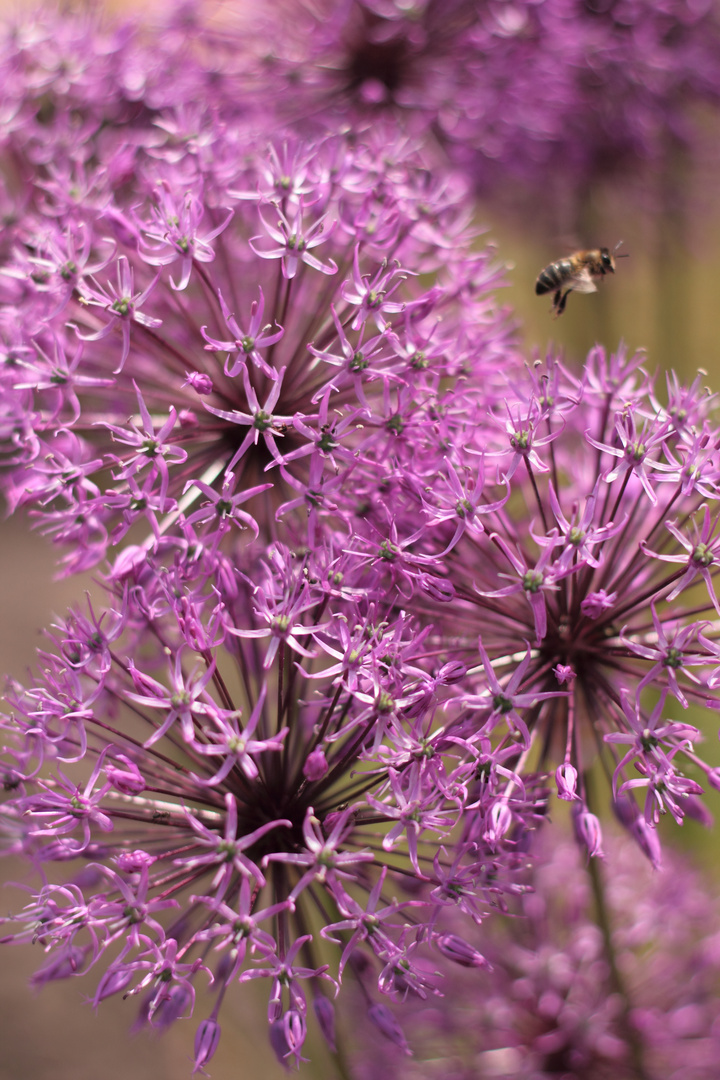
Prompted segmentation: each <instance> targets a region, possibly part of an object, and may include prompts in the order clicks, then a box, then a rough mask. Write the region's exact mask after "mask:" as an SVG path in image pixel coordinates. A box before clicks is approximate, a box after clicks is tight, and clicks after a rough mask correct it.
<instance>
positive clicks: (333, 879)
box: [2, 539, 532, 1071]
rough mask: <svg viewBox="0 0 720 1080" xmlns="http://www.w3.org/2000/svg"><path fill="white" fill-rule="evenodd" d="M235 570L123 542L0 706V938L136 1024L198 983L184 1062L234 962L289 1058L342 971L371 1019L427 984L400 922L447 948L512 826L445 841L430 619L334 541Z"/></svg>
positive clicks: (214, 1016)
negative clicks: (258, 996) (422, 623)
mask: <svg viewBox="0 0 720 1080" xmlns="http://www.w3.org/2000/svg"><path fill="white" fill-rule="evenodd" d="M161 556H162V558H161ZM244 566H245V571H244V572H241V571H240V568H239V567H237V566H233V565H231V564H230V563H229V562H228V560H227V558H226V557H224V556H223V555H222V554H221V553H219V552H217V551H212V550H211V549H209V548H206V549H204V550H203V551H199V552H198V551H197V550H196V548H195V545H194V544H193V543H192V542H191V541H190V542H189V541H187V540H186V541H183V542H182V543H181V542H179V541H178V540H172V541H171V540H168V539H163V541H162V543H161V544H160V545H159V546H158V552H157V553H156V554H155V555H153V556H150V557H149V558H148V559H147V560H144V561H141V562H139V563H138V562H134V561H133V560H132V559H131V560H129V562H128V567H129V569H127V570H126V571H125V572H121V571H118V572H117V573H116V575H115V577H114V578H108V580H107V582H106V585H107V589H108V591H109V593H110V597H109V599H108V603H107V606H106V607H105V609H104V610H103V611H102V612H100V613H97V612H96V611H94V610H93V609H92V608H87V609H86V610H82V609H78V610H76V611H74V612H72V613H70V614H69V615H68V616H67V617H66V618H65V619H63V620H59V621H58V622H57V624H56V626H55V627H54V630H53V633H52V635H51V637H52V643H53V646H54V647H53V650H52V651H49V652H45V653H42V654H41V671H40V672H39V674H38V676H37V678H36V679H35V680H34V681H33V682H31V683H29V684H28V685H27V686H25V687H21V686H20V685H17V686H14V687H12V688H11V691H10V693H9V695H8V701H9V705H10V708H11V710H12V712H11V714H10V715H8V716H7V717H5V718H4V720H3V723H2V728H3V735H4V740H3V741H4V750H3V766H2V771H3V777H4V786H5V789H6V795H7V797H6V799H5V802H4V806H3V818H4V821H5V822H6V824H7V833H8V837H9V840H10V843H9V848H10V849H11V850H12V851H14V852H15V853H17V854H22V855H25V856H27V857H28V858H29V859H30V860H31V862H32V864H33V866H34V867H35V868H36V869H38V871H39V872H40V882H39V884H38V886H37V889H30V895H29V897H26V902H25V905H24V907H23V906H21V910H20V911H19V912H18V913H17V914H16V915H15V916H11V917H8V918H6V919H4V920H3V922H4V924H5V931H4V936H3V938H2V940H3V941H4V942H6V943H7V942H11V941H20V942H27V941H35V942H36V943H39V944H40V946H41V948H42V949H43V951H44V952H45V953H46V954H47V960H46V962H45V963H44V964H43V966H42V967H41V968H40V970H39V971H38V973H37V974H36V976H35V978H34V984H35V985H37V986H41V985H43V984H44V983H45V982H47V981H50V980H56V979H60V978H75V977H79V976H81V975H84V974H86V973H88V972H93V973H94V975H95V977H96V980H97V989H96V991H95V993H94V995H93V997H92V1003H93V1005H95V1006H98V1005H99V1004H100V1002H101V1001H103V1000H104V999H105V998H107V997H109V996H111V995H114V994H118V993H120V994H123V995H124V996H125V997H128V996H129V997H137V998H138V1001H139V1009H140V1019H141V1022H143V1023H147V1024H150V1025H151V1026H156V1027H160V1028H164V1027H166V1026H167V1025H168V1024H170V1023H172V1022H173V1021H174V1020H176V1019H180V1018H182V1017H186V1016H189V1015H191V1014H192V1012H193V1003H194V998H195V986H196V984H197V982H198V980H201V981H202V982H203V983H204V984H206V985H207V984H209V985H210V987H211V988H212V991H213V993H215V994H216V995H217V999H216V1004H215V1007H214V1008H213V1009H212V1011H211V1014H210V1016H208V1017H203V1018H202V1019H201V1021H200V1025H199V1027H198V1029H197V1035H196V1040H195V1066H196V1071H199V1070H201V1069H203V1068H204V1066H205V1065H206V1064H207V1063H208V1062H209V1061H210V1058H211V1057H212V1054H213V1053H214V1050H215V1049H216V1047H217V1044H218V1040H219V1037H220V1036H219V1026H220V1019H219V1016H220V1012H221V1004H222V1001H223V998H224V996H225V994H226V993H235V992H237V985H238V984H245V983H247V982H249V981H254V980H258V979H262V980H264V981H265V982H266V985H267V986H268V998H269V1000H268V1023H269V1038H270V1042H271V1044H272V1046H273V1048H274V1050H275V1052H276V1053H277V1055H278V1057H279V1058H280V1060H281V1061H282V1062H283V1063H286V1064H287V1063H288V1062H290V1061H295V1062H298V1063H299V1062H300V1061H301V1060H303V1056H302V1052H303V1043H304V1039H305V1033H306V1028H307V1023H308V1004H309V1002H310V1001H313V1006H314V1011H315V1014H316V1016H317V1018H318V1022H319V1026H320V1029H321V1031H322V1033H323V1035H324V1036H325V1038H326V1040H327V1041H328V1043H330V1044H331V1045H333V1043H334V1036H333V1034H332V1029H333V1001H334V999H335V997H336V996H337V994H338V990H339V989H340V985H341V983H342V982H343V981H346V980H347V978H348V977H351V978H353V977H354V978H356V979H357V980H358V981H359V984H360V986H361V987H362V991H363V993H364V994H365V996H366V998H367V1000H368V1005H369V1006H370V1007H371V1009H372V1013H371V1015H372V1016H375V1017H376V1020H377V1022H378V1023H379V1025H380V1027H381V1029H382V1026H383V1024H382V1020H383V1018H384V1017H386V1014H387V1011H388V1007H387V1005H386V1004H384V1003H383V997H385V998H386V999H387V998H395V999H398V1000H400V999H403V998H404V997H406V996H407V994H408V993H409V992H411V991H412V992H414V993H417V994H420V995H421V996H425V995H427V994H430V993H433V992H437V991H438V984H437V980H436V979H434V977H433V976H432V972H428V971H427V967H426V965H425V964H420V965H418V963H417V962H416V953H417V952H418V949H419V948H420V945H421V944H422V946H423V949H424V950H425V949H427V948H429V949H430V950H431V951H432V950H433V948H434V949H435V950H436V951H438V955H451V954H452V955H455V954H456V953H457V954H458V955H460V953H458V944H457V942H456V939H455V938H454V937H448V930H447V925H446V924H447V921H448V919H449V917H450V913H451V912H452V911H454V910H456V909H457V910H458V911H460V912H461V913H462V915H461V918H462V920H463V921H466V922H467V923H468V924H470V925H474V924H475V923H476V922H478V921H480V920H481V919H482V918H483V915H484V914H485V913H486V912H487V911H489V910H491V909H492V908H502V907H504V906H505V904H506V897H507V896H511V895H512V893H513V892H514V891H515V890H516V889H518V888H522V885H518V884H516V877H517V873H518V868H519V867H520V866H521V865H522V862H523V858H524V857H523V854H522V849H521V847H520V845H519V842H518V838H517V837H514V838H510V837H508V838H507V839H505V840H504V839H502V838H498V839H497V841H496V842H493V844H492V845H488V844H484V843H483V842H482V841H478V840H477V839H473V840H468V841H467V842H460V843H457V831H458V830H457V827H458V823H459V822H460V820H461V818H462V816H463V813H464V811H465V807H466V805H467V804H468V803H469V802H470V801H471V800H470V794H469V792H470V789H471V788H472V786H473V785H474V782H475V781H474V777H475V772H476V763H475V760H474V757H473V756H472V755H469V754H467V753H465V752H464V751H463V749H462V747H460V746H459V745H458V744H457V743H456V742H455V741H453V740H450V739H448V737H447V735H446V731H445V727H446V723H447V721H448V719H449V718H451V716H452V711H453V697H454V693H455V685H456V684H457V681H458V678H459V677H461V676H462V674H463V672H462V669H461V668H459V666H458V665H457V664H449V665H448V664H444V663H443V662H442V660H441V658H439V657H438V656H437V654H436V652H435V650H434V649H429V648H428V644H427V643H428V639H429V637H428V635H429V628H425V629H420V628H419V627H418V625H417V624H416V623H415V621H414V620H413V619H412V618H411V616H409V615H408V614H406V613H405V612H402V611H400V610H398V609H397V608H396V607H395V606H394V605H393V603H392V602H391V600H389V598H388V597H387V595H386V593H385V591H384V588H383V583H382V581H381V579H380V576H379V575H378V574H377V573H375V572H373V571H371V570H368V567H367V563H366V562H365V561H364V560H363V559H360V558H358V557H353V556H352V555H350V554H344V553H342V552H339V553H337V554H335V553H334V552H333V551H332V550H331V549H330V548H327V549H325V548H323V547H321V546H318V547H316V549H315V550H313V551H306V552H305V553H293V552H291V551H289V550H288V549H286V548H283V547H282V546H281V545H278V544H275V545H272V546H271V547H269V548H268V549H267V550H266V551H265V555H264V558H262V559H260V560H256V561H254V562H253V561H251V560H249V559H247V560H246V562H245V563H244ZM523 798H524V800H525V803H526V804H527V805H524V808H523V809H524V814H525V817H526V819H527V820H528V821H529V820H530V818H531V816H532V815H531V806H530V805H529V804H530V803H531V801H532V789H531V786H530V785H528V786H527V788H526V789H525V790H524V793H523ZM23 888H24V889H25V886H23ZM420 890H422V892H421V891H420ZM361 946H362V948H363V950H364V957H365V958H364V961H363V964H362V965H360V961H359V959H358V950H359V949H360V947H361ZM368 955H369V956H371V957H374V959H373V960H372V961H370V960H368ZM462 957H464V953H463V954H462ZM462 957H461V959H462ZM462 962H465V961H464V960H462ZM98 976H99V979H98V978H97V977H98ZM378 995H380V996H378Z"/></svg>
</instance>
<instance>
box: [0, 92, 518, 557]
mask: <svg viewBox="0 0 720 1080" xmlns="http://www.w3.org/2000/svg"><path fill="white" fill-rule="evenodd" d="M197 122H198V117H195V118H194V119H193V120H192V123H193V124H196V123H197ZM190 123H191V120H190V118H189V117H187V116H186V115H184V114H183V113H181V112H176V113H175V114H174V117H173V124H172V125H171V124H170V122H169V119H168V120H167V121H166V122H164V127H163V128H162V131H161V132H159V131H158V126H157V124H156V125H154V126H152V125H149V124H146V125H143V124H139V125H137V126H136V127H135V129H134V130H133V139H132V141H129V140H128V133H127V131H126V129H125V128H123V127H117V128H114V129H113V130H112V131H111V132H108V134H107V137H106V140H105V143H106V145H104V146H103V151H104V157H103V161H104V165H103V167H102V168H98V167H96V165H95V164H91V161H90V158H91V156H92V157H93V158H94V155H95V153H96V151H97V150H98V146H97V138H98V137H99V136H98V129H99V128H100V127H101V126H102V124H101V120H100V118H99V117H95V118H94V123H93V124H92V125H90V133H89V134H88V133H87V132H85V131H82V132H79V133H77V136H76V140H75V146H74V149H73V151H72V152H71V151H70V150H69V149H67V148H64V147H63V146H62V144H61V140H60V138H59V136H58V138H57V139H56V137H55V135H54V133H53V131H54V129H53V130H51V131H47V132H44V133H43V137H44V142H45V145H46V147H47V148H50V147H52V154H51V164H48V165H47V166H40V167H35V168H34V170H33V171H29V172H28V173H27V174H26V175H24V176H23V177H21V179H22V182H23V185H24V194H23V199H24V203H25V205H24V207H23V211H22V213H21V214H19V215H18V218H17V220H16V222H15V224H14V226H13V228H12V229H10V230H9V251H8V253H7V256H6V258H5V260H4V265H3V267H2V277H1V278H0V284H2V288H3V292H4V300H5V305H4V308H3V309H2V311H1V312H0V329H1V331H2V334H3V338H4V347H3V354H4V355H3V359H4V364H3V366H2V370H1V371H0V379H1V380H2V402H3V423H2V450H3V453H4V458H5V465H6V468H5V470H4V478H3V486H4V493H5V496H6V499H7V501H8V503H9V506H10V508H11V509H14V508H15V507H17V506H19V505H26V506H30V507H32V508H33V513H34V516H35V518H36V520H37V522H38V523H39V526H40V528H41V529H42V530H43V531H44V532H45V533H47V534H48V535H51V536H52V537H53V539H54V540H56V541H57V542H59V543H61V544H63V545H65V546H66V548H67V547H69V549H70V550H69V551H68V554H67V559H66V569H67V570H68V571H74V570H79V569H84V568H87V567H88V566H92V565H94V564H96V563H97V562H98V561H99V560H101V559H102V558H104V557H105V555H106V553H107V551H108V548H109V547H111V546H113V545H116V544H118V543H119V542H120V541H121V540H123V539H124V538H125V537H126V535H127V534H128V532H129V531H131V530H133V528H136V529H139V528H142V529H144V530H145V532H146V534H147V535H146V547H147V549H148V550H151V549H153V548H154V547H155V546H156V545H157V543H158V541H159V538H160V536H161V535H163V534H165V533H167V532H168V531H171V532H172V531H173V529H174V527H175V524H176V522H177V521H178V520H179V519H182V521H183V523H184V525H185V527H189V526H192V527H193V528H194V529H195V530H196V532H197V534H198V538H199V540H202V542H205V543H211V542H212V543H216V542H217V540H218V537H219V536H221V535H222V534H223V533H224V532H226V531H227V530H229V529H232V528H234V527H235V526H237V527H239V528H240V529H242V530H244V531H245V532H246V533H247V535H248V536H252V535H253V534H255V535H256V534H257V532H258V528H259V527H262V530H263V536H264V537H266V538H269V537H272V536H274V535H278V532H277V530H278V529H282V528H285V529H286V530H289V531H290V533H292V522H293V521H294V520H300V521H301V522H302V525H301V527H302V528H303V529H304V528H305V522H306V521H308V522H309V533H308V535H309V540H310V543H312V542H313V538H314V536H315V533H316V530H317V528H318V527H319V526H320V525H321V524H322V522H323V521H325V520H327V519H332V520H334V521H335V522H337V521H338V520H342V521H346V522H357V521H360V520H361V519H362V518H363V517H364V516H365V515H366V514H367V513H368V512H369V511H370V510H371V509H372V507H373V505H374V503H375V500H376V498H377V492H378V490H379V488H380V486H381V485H382V483H383V482H384V481H385V480H386V478H388V477H391V476H393V475H394V474H396V473H397V471H398V470H400V469H402V470H405V471H406V472H407V473H408V475H410V473H414V474H415V475H416V476H417V481H416V482H417V483H418V484H421V483H422V482H423V478H424V477H425V476H426V475H428V474H430V473H433V472H435V471H437V468H438V464H439V461H440V459H441V454H442V447H441V434H439V433H438V429H439V427H440V426H441V419H440V417H441V414H442V409H443V406H442V403H443V399H444V397H445V395H446V393H447V390H448V386H449V381H450V380H455V379H457V377H458V376H459V375H461V374H463V373H469V372H474V373H476V375H478V376H482V374H483V373H484V372H487V373H488V377H489V376H490V375H491V374H492V372H493V371H494V369H495V368H496V366H497V361H498V358H499V357H503V358H507V357H508V355H510V354H511V353H512V337H511V328H510V325H509V321H508V318H507V315H506V314H505V313H503V312H502V311H501V310H500V308H499V307H498V304H497V302H496V300H495V297H494V292H493V290H494V288H495V287H496V286H497V285H498V284H499V283H500V281H501V276H502V270H501V268H500V267H499V265H497V264H496V263H495V261H494V257H493V252H492V249H491V248H489V247H488V248H485V249H482V250H475V249H474V247H473V241H474V238H475V235H476V233H475V230H473V229H471V228H470V227H469V215H468V211H467V205H466V202H465V194H466V193H465V188H464V185H463V184H462V183H459V182H457V181H456V180H454V179H453V178H452V177H443V178H440V179H435V178H434V177H433V176H432V175H431V174H430V173H429V172H428V171H427V169H426V168H425V167H424V164H423V159H422V155H420V154H419V153H418V152H417V151H414V150H413V149H412V147H411V146H409V145H408V144H406V142H405V141H404V140H402V139H396V140H395V141H394V142H391V143H388V142H387V141H385V138H384V134H383V133H380V134H377V133H376V134H374V135H370V136H369V137H368V138H367V140H364V141H363V140H354V141H353V142H351V141H350V140H349V139H348V138H346V137H333V138H324V139H322V140H319V141H318V140H316V141H314V142H312V141H311V142H300V141H298V140H296V139H294V138H292V137H288V138H286V139H284V140H282V141H280V142H279V143H278V144H277V145H274V146H270V147H269V148H267V147H266V145H265V144H264V143H261V144H260V145H261V146H262V149H260V150H258V149H257V146H258V136H257V133H256V132H254V131H253V130H252V128H248V127H246V126H243V125H242V124H240V123H238V124H235V125H232V124H231V123H230V122H229V121H225V120H221V119H219V118H218V117H217V115H216V114H215V113H214V112H213V110H212V109H211V108H210V107H206V108H204V110H203V112H202V119H201V126H202V129H203V140H202V143H201V144H198V143H197V142H196V141H194V139H193V137H192V136H191V131H192V130H194V128H191V127H190V126H189V125H190ZM173 125H174V129H173V130H174V134H173V135H172V136H171V134H170V133H169V132H170V127H172V126H173ZM19 138H20V136H18V139H19ZM38 138H39V136H38V133H37V131H36V130H34V129H33V128H30V131H29V133H27V132H23V133H22V139H23V140H25V144H26V145H25V146H24V151H25V153H26V155H29V154H30V152H31V150H32V147H33V145H34V143H35V141H37V140H38ZM13 139H14V137H13ZM12 144H13V140H11V145H12ZM381 145H382V147H383V150H382V154H381V153H380V147H381ZM13 148H14V147H13ZM15 156H16V157H17V158H18V159H19V160H22V156H21V154H20V153H19V152H18V154H17V155H15ZM120 159H121V160H122V163H123V171H122V173H121V174H120V175H118V173H117V171H116V170H115V168H114V166H113V162H115V161H117V160H120ZM130 170H132V183H129V182H128V181H129V176H130ZM70 174H72V176H73V177H74V182H73V183H72V184H68V183H67V182H66V180H67V177H68V176H70ZM61 177H65V179H62V178H61ZM430 275H431V276H432V280H431V283H429V276H430ZM281 519H282V523H281V524H279V522H281ZM287 522H289V523H290V524H287ZM258 523H259V524H258Z"/></svg>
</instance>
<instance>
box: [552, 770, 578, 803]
mask: <svg viewBox="0 0 720 1080" xmlns="http://www.w3.org/2000/svg"><path fill="white" fill-rule="evenodd" d="M577 780H578V774H577V769H576V768H575V767H574V766H573V765H571V764H570V762H569V761H566V762H565V763H564V764H562V765H558V767H557V770H556V772H555V782H556V784H557V794H558V799H564V800H565V801H566V802H572V801H573V800H574V799H578V798H579V795H578V794H577Z"/></svg>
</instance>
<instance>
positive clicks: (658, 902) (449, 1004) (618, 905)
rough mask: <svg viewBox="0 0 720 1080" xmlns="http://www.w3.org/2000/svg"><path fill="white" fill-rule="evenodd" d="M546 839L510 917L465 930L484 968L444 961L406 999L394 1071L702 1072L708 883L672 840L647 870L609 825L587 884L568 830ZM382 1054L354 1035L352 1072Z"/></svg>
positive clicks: (362, 1072)
mask: <svg viewBox="0 0 720 1080" xmlns="http://www.w3.org/2000/svg"><path fill="white" fill-rule="evenodd" d="M548 839H549V838H548V837H547V836H546V837H545V841H546V842H544V843H542V844H540V845H539V846H538V851H537V854H538V856H539V858H538V861H537V863H536V864H535V866H534V869H533V870H532V873H531V879H532V882H533V891H532V892H529V893H527V894H526V895H525V896H524V897H523V898H522V900H521V902H520V904H519V913H520V914H521V916H522V917H521V918H514V919H507V920H504V922H505V925H504V926H502V927H501V926H500V925H499V923H500V920H499V919H493V920H492V922H491V923H488V924H487V926H486V927H481V928H480V929H479V930H478V932H477V933H476V934H474V935H473V936H472V939H471V941H472V945H473V946H474V947H476V948H477V949H479V950H481V952H482V954H484V956H485V957H486V963H491V964H492V971H491V972H490V973H488V972H487V971H485V970H483V969H482V968H480V969H479V970H478V969H477V968H470V969H466V970H463V969H462V967H460V966H457V965H453V966H452V967H450V965H446V967H445V974H446V978H447V987H446V989H447V993H446V996H445V997H444V998H440V999H438V998H434V999H433V1000H432V1001H425V1002H423V1001H418V1000H415V1001H414V1002H413V1003H411V1004H410V1005H409V1007H408V1008H407V1009H406V1011H405V1015H404V1026H405V1029H406V1032H407V1036H408V1038H409V1039H410V1041H411V1043H412V1045H413V1047H414V1050H415V1056H414V1058H413V1061H412V1064H411V1065H406V1060H405V1058H404V1057H403V1055H402V1054H400V1053H397V1052H396V1053H395V1054H394V1055H393V1058H392V1063H391V1066H390V1067H391V1068H392V1071H393V1073H394V1074H395V1075H397V1076H398V1077H399V1080H405V1077H406V1076H407V1077H409V1076H412V1077H437V1076H439V1075H442V1076H443V1077H446V1078H447V1080H461V1078H462V1080H464V1078H466V1077H470V1076H472V1077H478V1078H479V1080H485V1078H486V1077H487V1078H489V1077H503V1078H509V1077H513V1080H514V1078H530V1077H532V1078H533V1080H545V1078H547V1080H550V1078H554V1077H557V1076H558V1075H562V1076H563V1077H567V1078H568V1080H576V1078H577V1080H601V1078H602V1080H605V1078H606V1077H610V1076H624V1077H625V1076H627V1077H644V1078H647V1080H655V1078H657V1080H664V1078H666V1077H671V1076H672V1077H678V1078H679V1077H683V1078H685V1077H687V1078H688V1080H689V1078H690V1077H692V1080H711V1078H712V1077H713V1076H714V1075H715V1073H716V1070H717V1064H716V1062H717V1053H718V1030H717V1023H716V1000H717V992H718V982H719V980H720V951H719V949H718V945H719V943H720V936H719V931H720V924H719V923H718V914H717V905H716V904H715V901H714V897H713V890H712V888H711V886H710V885H709V883H708V882H707V881H706V880H703V878H702V876H701V875H700V874H699V873H698V872H697V870H696V869H694V868H693V867H692V866H691V865H690V864H689V863H688V861H687V860H686V859H683V858H682V857H681V856H680V855H679V854H677V853H674V852H670V853H669V854H668V865H667V867H666V868H665V869H664V870H663V871H662V872H661V873H659V874H656V873H653V871H652V870H651V869H650V868H649V867H646V868H643V867H640V868H638V866H637V859H636V856H635V851H634V850H633V845H632V843H631V842H630V841H629V840H627V839H619V838H618V837H616V836H611V837H610V838H609V841H610V842H609V844H608V853H607V866H606V873H605V874H604V875H603V877H604V886H603V892H602V893H601V894H598V891H597V888H596V887H595V886H594V885H593V881H592V878H591V877H589V876H588V874H587V871H586V868H584V867H583V866H582V863H581V860H579V859H578V852H577V849H576V847H575V846H574V845H573V844H572V842H571V841H570V840H569V839H568V838H567V837H565V838H564V839H562V840H559V838H558V835H557V834H554V835H553V837H552V844H550V843H548V842H547V841H548ZM559 882H561V883H562V887H561V888H559V887H558V883H559ZM599 895H601V896H603V895H604V897H605V899H604V900H603V916H602V919H601V918H598V916H597V906H596V905H597V901H598V896H599ZM604 920H607V922H605V923H604ZM606 933H607V935H609V937H608V939H607V940H606V939H605V935H606ZM608 946H609V948H610V954H609V955H610V956H612V963H609V962H608V951H607V950H608ZM383 1050H385V1052H384V1053H382V1051H383ZM388 1067H389V1066H388V1056H387V1050H386V1049H385V1048H384V1047H378V1046H376V1045H375V1044H374V1042H373V1040H372V1039H366V1040H365V1041H364V1042H363V1043H362V1045H358V1046H357V1048H356V1052H355V1058H354V1073H353V1075H355V1076H357V1077H358V1080H374V1078H376V1077H377V1078H378V1080H380V1078H381V1077H385V1076H387V1073H388Z"/></svg>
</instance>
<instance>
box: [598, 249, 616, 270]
mask: <svg viewBox="0 0 720 1080" xmlns="http://www.w3.org/2000/svg"><path fill="white" fill-rule="evenodd" d="M600 262H601V263H602V267H603V270H605V271H606V273H607V272H608V271H609V272H610V273H611V274H614V273H615V260H614V259H613V257H612V255H611V254H610V252H609V250H608V249H607V248H600Z"/></svg>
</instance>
